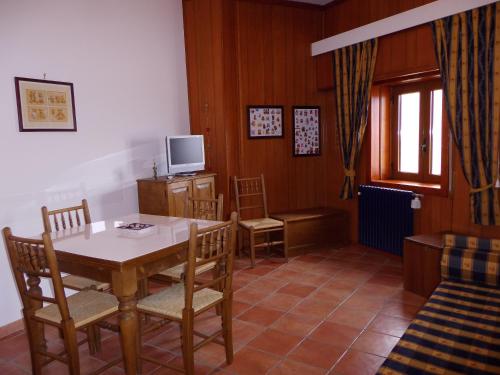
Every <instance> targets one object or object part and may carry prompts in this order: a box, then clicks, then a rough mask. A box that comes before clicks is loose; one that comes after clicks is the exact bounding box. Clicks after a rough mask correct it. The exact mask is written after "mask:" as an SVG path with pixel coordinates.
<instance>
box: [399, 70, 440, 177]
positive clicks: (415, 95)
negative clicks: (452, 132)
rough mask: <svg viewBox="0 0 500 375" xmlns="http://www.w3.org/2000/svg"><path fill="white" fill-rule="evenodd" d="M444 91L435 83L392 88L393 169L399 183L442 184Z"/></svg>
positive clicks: (438, 83)
mask: <svg viewBox="0 0 500 375" xmlns="http://www.w3.org/2000/svg"><path fill="white" fill-rule="evenodd" d="M442 120H443V90H442V89H441V82H439V81H436V80H433V81H429V82H424V83H414V84H407V85H402V86H395V87H392V88H391V139H392V150H391V170H392V177H393V178H394V179H397V180H405V181H416V182H423V183H439V180H440V176H441V164H442V163H441V159H442V141H443V140H442V133H443V121H442Z"/></svg>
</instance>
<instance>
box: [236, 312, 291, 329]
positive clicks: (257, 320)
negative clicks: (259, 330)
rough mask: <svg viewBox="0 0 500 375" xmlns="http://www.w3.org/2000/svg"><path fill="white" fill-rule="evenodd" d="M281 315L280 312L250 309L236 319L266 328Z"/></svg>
mask: <svg viewBox="0 0 500 375" xmlns="http://www.w3.org/2000/svg"><path fill="white" fill-rule="evenodd" d="M283 314H284V313H283V312H282V311H278V310H272V309H266V308H262V307H252V308H251V309H250V310H248V311H246V312H244V313H243V314H241V315H240V316H239V317H238V319H240V320H243V321H246V322H251V323H254V324H259V325H261V326H265V327H267V326H269V325H271V324H272V323H274V322H275V321H276V320H278V319H279V318H280V317H281V316H282V315H283Z"/></svg>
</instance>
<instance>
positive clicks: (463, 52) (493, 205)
mask: <svg viewBox="0 0 500 375" xmlns="http://www.w3.org/2000/svg"><path fill="white" fill-rule="evenodd" d="M499 12H500V5H499V3H498V2H497V3H495V4H492V5H488V6H484V7H481V8H477V9H473V10H471V11H468V12H464V13H460V14H457V15H454V16H450V17H447V18H443V19H440V20H437V21H435V22H433V23H432V29H433V32H434V43H435V50H436V56H437V59H438V61H439V67H440V70H441V78H442V81H443V91H444V95H445V101H446V111H447V114H448V121H449V124H450V128H451V131H452V134H453V139H454V142H455V144H456V145H457V148H458V151H459V154H460V162H461V166H462V170H463V173H464V175H465V178H466V180H467V182H468V184H469V185H470V206H471V215H472V222H473V223H475V224H482V225H500V204H499V193H498V189H495V187H494V185H495V181H496V179H497V176H498V143H499V128H500V122H499V120H500V118H499V115H500V17H499ZM497 20H498V21H499V22H496V21H497Z"/></svg>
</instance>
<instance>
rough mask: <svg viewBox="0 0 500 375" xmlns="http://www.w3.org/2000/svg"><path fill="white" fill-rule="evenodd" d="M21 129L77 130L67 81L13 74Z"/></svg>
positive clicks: (71, 95) (72, 97)
mask: <svg viewBox="0 0 500 375" xmlns="http://www.w3.org/2000/svg"><path fill="white" fill-rule="evenodd" d="M14 83H15V87H16V99H17V115H18V119H19V131H20V132H53V131H62V132H64V131H66V132H76V130H77V128H76V113H75V96H74V92H73V84H72V83H70V82H60V81H48V80H42V79H33V78H23V77H14Z"/></svg>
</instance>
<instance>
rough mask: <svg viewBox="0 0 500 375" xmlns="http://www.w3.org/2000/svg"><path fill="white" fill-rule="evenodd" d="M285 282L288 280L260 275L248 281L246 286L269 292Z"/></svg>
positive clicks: (274, 290)
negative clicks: (250, 281)
mask: <svg viewBox="0 0 500 375" xmlns="http://www.w3.org/2000/svg"><path fill="white" fill-rule="evenodd" d="M287 283H288V282H287V281H286V280H279V279H273V278H271V277H261V278H259V279H257V280H255V281H253V282H252V283H250V284H249V285H248V287H249V288H252V289H256V290H258V291H261V292H266V293H268V294H270V293H273V292H276V291H277V290H278V289H280V288H282V287H283V286H285V285H286V284H287Z"/></svg>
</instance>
